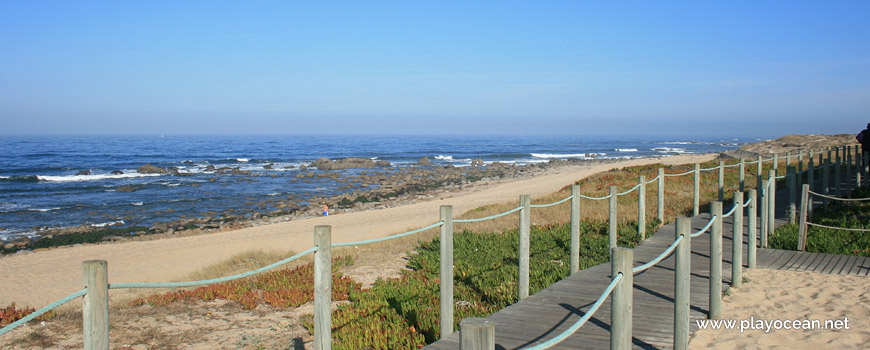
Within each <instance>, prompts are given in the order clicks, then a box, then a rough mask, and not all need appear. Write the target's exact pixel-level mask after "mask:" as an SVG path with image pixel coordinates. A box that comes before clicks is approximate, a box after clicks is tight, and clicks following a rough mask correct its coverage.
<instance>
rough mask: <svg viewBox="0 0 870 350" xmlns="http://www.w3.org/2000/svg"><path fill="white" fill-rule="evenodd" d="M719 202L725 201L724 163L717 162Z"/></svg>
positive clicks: (721, 161)
mask: <svg viewBox="0 0 870 350" xmlns="http://www.w3.org/2000/svg"><path fill="white" fill-rule="evenodd" d="M719 200H720V201H723V200H725V161H724V160H720V161H719Z"/></svg>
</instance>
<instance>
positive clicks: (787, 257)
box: [768, 250, 795, 270]
mask: <svg viewBox="0 0 870 350" xmlns="http://www.w3.org/2000/svg"><path fill="white" fill-rule="evenodd" d="M794 255H795V252H794V251H789V250H783V251H782V255H780V256H779V257H778V258H777V259H776V260H775V261H772V262H771V263H770V265H769V266H768V268H770V269H774V270H781V269H782V268H783V266H785V265H786V264H787V263H788V262H789V261H791V259H793V258H794Z"/></svg>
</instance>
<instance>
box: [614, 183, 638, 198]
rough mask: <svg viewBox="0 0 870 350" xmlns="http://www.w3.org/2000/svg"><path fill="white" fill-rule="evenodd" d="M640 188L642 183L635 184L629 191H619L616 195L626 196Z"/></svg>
mask: <svg viewBox="0 0 870 350" xmlns="http://www.w3.org/2000/svg"><path fill="white" fill-rule="evenodd" d="M638 188H640V184H637V185H635V186H634V187H632V188H631V189H629V190H628V191H625V192H620V193H617V194H616V195H617V196H624V195H627V194H629V193H631V192H634V190H636V189H638Z"/></svg>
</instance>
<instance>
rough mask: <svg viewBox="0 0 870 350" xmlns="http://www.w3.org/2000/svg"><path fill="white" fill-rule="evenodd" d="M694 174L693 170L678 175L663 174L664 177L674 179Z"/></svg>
mask: <svg viewBox="0 0 870 350" xmlns="http://www.w3.org/2000/svg"><path fill="white" fill-rule="evenodd" d="M694 172H695V171H694V170H689V171H687V172H685V173H679V174H665V177H676V176H683V175H689V174H691V173H694Z"/></svg>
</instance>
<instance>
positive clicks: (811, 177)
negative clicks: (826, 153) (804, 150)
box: [807, 149, 816, 188]
mask: <svg viewBox="0 0 870 350" xmlns="http://www.w3.org/2000/svg"><path fill="white" fill-rule="evenodd" d="M808 161H809V162H808V163H807V183H808V184H810V188H816V187H815V186H816V183H815V182H816V174H815V173H816V165H815V164H813V150H812V149H810V157H809V159H808Z"/></svg>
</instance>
